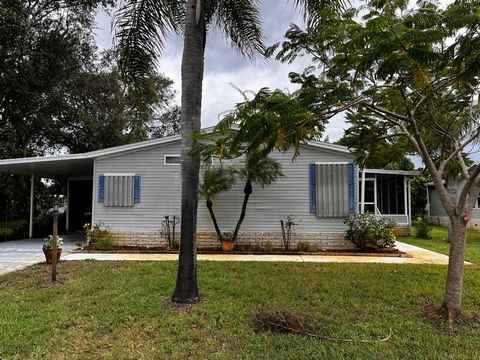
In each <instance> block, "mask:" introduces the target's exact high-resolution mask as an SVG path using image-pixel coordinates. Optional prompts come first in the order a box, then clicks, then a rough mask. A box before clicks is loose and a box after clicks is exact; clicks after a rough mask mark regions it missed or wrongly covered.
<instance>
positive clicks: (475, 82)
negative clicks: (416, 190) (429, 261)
mask: <svg viewBox="0 0 480 360" xmlns="http://www.w3.org/2000/svg"><path fill="white" fill-rule="evenodd" d="M407 5H408V3H407V2H405V1H387V2H369V3H367V4H365V5H364V6H362V8H353V9H350V10H348V11H345V12H343V13H342V14H339V15H338V16H337V15H334V14H332V15H331V16H329V20H326V19H323V20H324V21H323V22H322V23H321V24H317V25H315V26H309V27H308V28H307V30H306V31H302V30H301V29H300V28H299V27H297V26H293V27H292V28H291V29H290V30H289V32H287V34H286V37H287V39H286V41H285V42H284V43H283V44H278V46H281V47H280V51H279V52H278V53H277V55H278V57H279V58H281V59H283V60H285V61H287V60H288V61H291V60H292V59H294V58H295V57H296V56H298V55H299V54H301V53H308V54H311V55H313V58H314V60H315V61H317V62H318V63H319V64H321V67H322V69H324V71H322V74H321V75H320V76H315V75H314V74H312V73H306V74H303V75H301V74H300V75H299V74H296V75H293V76H292V79H293V80H296V81H298V82H300V83H302V86H305V87H314V88H317V91H318V92H319V93H320V94H324V95H325V97H327V98H328V101H329V102H330V103H338V104H348V105H349V107H350V108H351V109H352V111H354V112H356V113H357V114H362V115H363V116H360V117H355V118H351V119H350V120H351V123H350V125H351V126H352V127H354V128H357V129H365V131H370V132H374V131H377V132H378V133H379V134H381V136H383V137H389V138H394V137H398V138H402V139H406V141H407V142H408V146H409V147H411V149H413V151H414V152H415V153H416V154H418V155H419V156H420V157H421V158H422V160H423V162H424V163H425V166H426V169H427V171H428V173H429V175H430V176H431V178H432V180H433V182H434V184H435V189H436V191H437V193H438V194H439V197H440V201H441V203H442V205H443V207H444V209H445V211H446V213H447V214H448V217H449V219H450V229H449V238H450V243H451V245H450V255H449V266H448V272H447V280H446V286H445V298H444V303H445V306H446V308H447V309H448V314H449V330H450V331H453V327H452V324H453V320H454V319H455V318H456V317H457V316H458V315H459V314H460V311H461V299H462V284H463V274H464V253H465V232H466V223H467V222H468V219H469V215H470V213H471V210H472V208H473V207H474V205H475V203H476V201H477V199H478V194H479V191H480V177H479V174H480V166H477V167H475V168H472V169H469V168H468V165H467V164H468V162H467V159H466V157H465V156H464V152H468V151H469V149H470V147H471V146H475V145H476V144H478V136H479V135H480V121H479V120H480V118H479V111H478V99H479V96H478V94H479V92H478V89H479V86H480V76H479V75H480V67H479V64H480V61H479V60H480V35H479V33H478V30H477V29H478V27H479V26H480V15H479V14H480V3H479V2H478V1H476V0H457V1H454V2H453V3H451V4H449V5H448V6H446V7H445V8H442V7H441V6H439V5H436V4H434V3H431V2H422V3H418V4H417V5H416V6H415V7H414V8H412V9H407ZM312 77H313V78H314V80H313V81H312ZM332 87H333V88H334V89H337V90H339V89H341V90H342V92H341V93H338V92H337V93H333V94H332V93H326V92H325V89H327V88H332ZM449 168H450V169H455V168H456V169H458V170H459V172H460V176H461V177H462V178H463V179H464V180H465V186H464V187H463V189H462V190H461V192H459V193H458V194H457V189H456V181H451V180H452V179H448V178H447V179H445V174H446V170H447V169H449ZM449 173H450V178H451V177H452V175H453V173H452V171H450V172H449ZM443 180H448V186H447V187H445V186H444V183H443ZM457 195H458V196H457Z"/></svg>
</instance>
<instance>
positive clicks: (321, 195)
mask: <svg viewBox="0 0 480 360" xmlns="http://www.w3.org/2000/svg"><path fill="white" fill-rule="evenodd" d="M315 175H316V183H317V211H316V215H317V216H318V217H321V218H334V217H335V218H338V217H344V216H345V215H346V214H348V212H349V210H350V209H349V193H348V190H349V181H348V180H349V168H348V164H343V163H325V164H317V165H315Z"/></svg>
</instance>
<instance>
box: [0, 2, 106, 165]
mask: <svg viewBox="0 0 480 360" xmlns="http://www.w3.org/2000/svg"><path fill="white" fill-rule="evenodd" d="M113 4H114V1H113V0H89V1H78V0H76V1H75V0H60V1H53V0H35V1H34V0H26V1H8V0H1V1H0V156H1V157H19V156H27V155H33V154H38V153H42V151H43V149H44V147H45V144H46V143H47V139H48V136H49V134H50V131H51V130H53V129H55V127H54V126H53V121H52V119H53V117H54V116H55V115H56V112H57V110H58V108H59V106H60V104H61V103H62V102H63V97H64V94H65V93H66V92H67V90H68V89H69V87H70V85H71V80H72V78H73V77H74V76H75V75H76V74H77V73H78V72H79V71H80V70H81V69H82V66H83V64H84V63H85V62H88V61H89V57H90V56H91V54H92V51H91V47H92V45H91V37H92V25H93V23H94V11H95V9H97V8H98V7H100V6H110V5H113Z"/></svg>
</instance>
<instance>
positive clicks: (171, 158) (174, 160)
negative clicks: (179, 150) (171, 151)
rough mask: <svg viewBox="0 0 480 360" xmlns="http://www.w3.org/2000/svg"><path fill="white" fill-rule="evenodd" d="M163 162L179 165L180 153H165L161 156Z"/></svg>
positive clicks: (180, 160)
mask: <svg viewBox="0 0 480 360" xmlns="http://www.w3.org/2000/svg"><path fill="white" fill-rule="evenodd" d="M163 163H164V164H165V165H181V164H182V157H181V156H180V155H165V156H164V157H163Z"/></svg>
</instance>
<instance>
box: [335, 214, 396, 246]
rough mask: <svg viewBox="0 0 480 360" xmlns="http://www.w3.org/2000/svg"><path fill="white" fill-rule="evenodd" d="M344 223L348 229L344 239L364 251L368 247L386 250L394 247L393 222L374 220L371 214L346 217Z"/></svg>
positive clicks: (380, 219) (390, 220)
mask: <svg viewBox="0 0 480 360" xmlns="http://www.w3.org/2000/svg"><path fill="white" fill-rule="evenodd" d="M344 223H345V224H346V225H347V227H348V229H347V231H346V238H347V240H350V241H351V242H352V243H354V244H355V245H357V246H358V247H359V248H360V250H362V251H364V250H366V249H367V248H368V247H369V246H372V247H379V248H387V247H393V246H394V245H395V233H394V229H395V221H393V220H392V219H388V218H376V217H375V216H374V215H373V214H369V213H364V214H355V215H348V216H347V217H346V218H345V220H344Z"/></svg>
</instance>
